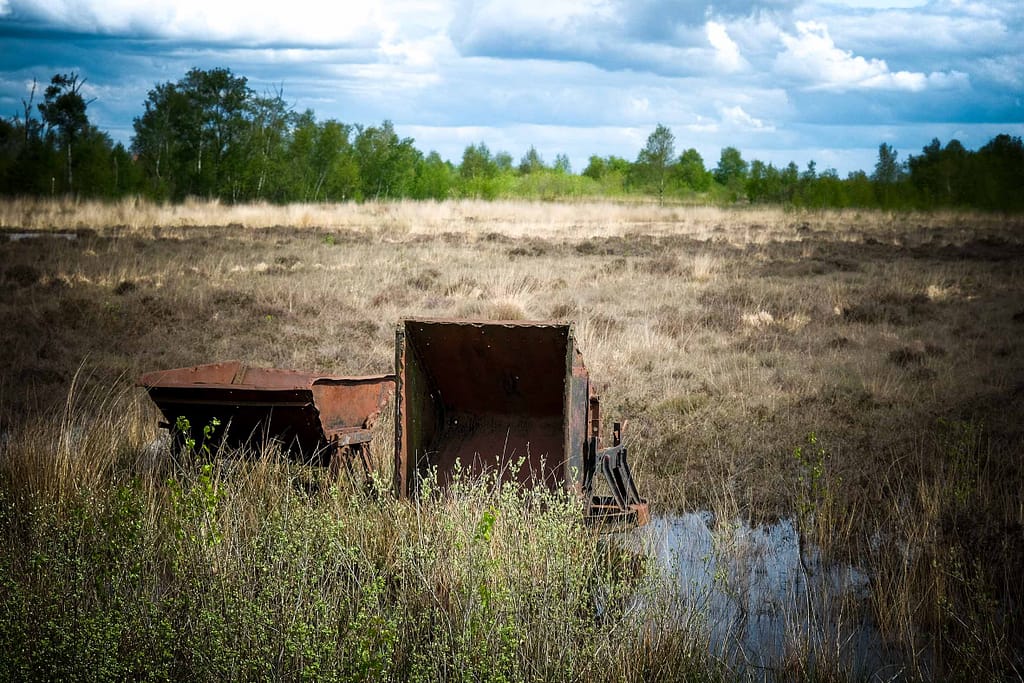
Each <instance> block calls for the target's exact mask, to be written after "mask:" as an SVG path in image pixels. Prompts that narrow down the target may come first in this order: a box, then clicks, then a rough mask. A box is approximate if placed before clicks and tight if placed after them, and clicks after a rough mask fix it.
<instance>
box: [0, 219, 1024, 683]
mask: <svg viewBox="0 0 1024 683" xmlns="http://www.w3.org/2000/svg"><path fill="white" fill-rule="evenodd" d="M26 231H39V232H41V233H46V234H47V235H48V236H32V237H28V238H21V233H25V232H26ZM58 233H59V234H58ZM0 293H2V296H0V314H2V320H3V321H4V323H3V325H2V327H0V348H3V349H4V353H3V354H0V533H3V534H4V535H5V537H4V539H3V542H4V543H5V544H6V545H7V547H8V548H10V549H11V552H10V553H9V554H7V555H6V556H5V558H4V559H3V560H0V590H2V591H3V600H2V606H0V609H2V610H3V614H2V615H0V616H2V621H3V625H2V626H0V629H2V636H3V637H2V644H3V645H5V646H6V650H7V651H9V652H17V653H20V656H18V657H11V658H10V660H9V661H8V663H7V664H6V665H0V666H6V667H7V669H6V670H4V671H3V673H8V674H10V675H15V676H18V677H21V676H23V675H27V674H34V676H35V677H51V676H66V675H68V674H73V673H74V672H76V671H79V672H81V671H82V670H83V669H82V667H88V666H94V667H99V668H95V669H92V670H96V671H101V672H106V673H108V674H109V676H110V677H115V678H118V677H124V676H127V677H135V678H137V677H147V678H160V677H172V678H178V677H182V676H187V677H190V678H191V677H198V678H223V677H233V678H237V677H265V676H280V677H284V678H301V677H304V676H310V677H327V678H329V677H331V676H332V675H333V676H335V677H337V678H339V679H342V680H351V679H378V678H391V679H396V680H398V679H406V678H409V677H413V678H415V677H421V678H423V679H428V680H429V679H438V678H442V679H449V680H480V679H484V678H488V677H490V678H491V679H493V680H501V679H504V680H517V679H536V678H540V679H565V680H645V679H648V680H649V679H662V678H664V677H667V676H669V675H670V674H671V676H674V677H677V678H681V679H688V680H690V679H693V678H695V677H707V678H715V679H717V678H727V679H728V678H732V677H733V676H735V675H738V674H737V672H736V671H731V670H729V669H728V667H727V665H726V663H724V662H723V661H722V659H721V658H720V657H717V656H716V654H715V653H714V652H709V651H708V647H707V642H706V638H705V636H704V635H703V631H702V630H701V628H700V627H699V625H696V624H693V623H678V622H677V621H673V620H671V619H669V618H668V617H666V616H665V615H666V614H667V613H669V612H671V610H666V609H664V602H665V601H670V600H672V599H673V596H672V591H671V590H669V589H666V588H665V587H664V586H663V585H661V584H659V583H658V580H657V576H656V575H655V574H656V572H654V571H652V570H651V569H650V567H648V566H647V565H646V564H645V563H643V562H639V561H636V560H634V559H631V558H629V557H628V556H626V555H622V554H621V553H619V552H618V551H617V550H613V549H610V547H609V546H608V545H607V544H605V543H603V542H599V541H598V540H595V539H594V538H592V537H591V536H590V535H588V534H587V533H586V532H585V531H583V530H580V529H579V528H578V527H577V526H576V525H575V524H574V523H573V522H572V519H573V513H572V510H571V509H570V508H571V506H569V507H567V506H566V505H564V504H562V503H561V502H559V501H557V500H547V499H545V500H540V498H543V497H542V496H539V495H537V496H534V495H519V494H514V493H512V492H509V491H504V492H502V491H494V490H491V489H488V487H487V486H486V485H485V484H486V483H485V482H476V483H467V484H466V486H465V487H464V490H463V491H461V492H460V494H459V495H453V496H442V497H439V498H438V499H436V500H435V499H431V500H428V501H425V502H423V503H422V504H421V505H419V506H409V505H405V504H399V503H394V502H392V501H389V500H387V497H386V496H385V497H383V498H382V499H381V500H380V501H379V502H376V503H369V502H368V501H366V500H365V499H362V498H359V497H358V496H354V495H352V494H349V493H347V492H345V491H341V490H337V489H330V488H329V487H327V486H324V485H323V484H322V482H320V483H318V482H317V481H315V480H316V476H317V475H316V474H315V473H314V474H310V473H308V472H300V471H297V470H295V469H294V468H288V467H282V466H277V465H274V464H273V461H272V459H271V458H269V457H264V458H261V459H257V460H256V461H255V462H253V463H251V464H246V463H244V462H239V461H235V460H228V461H216V462H214V463H212V464H207V463H204V462H202V461H201V459H195V458H188V457H178V458H174V457H171V454H170V453H169V452H167V451H166V450H161V449H159V448H156V447H154V446H153V445H152V442H153V441H154V439H155V438H156V437H157V430H156V422H157V415H156V412H155V409H154V408H153V407H152V406H151V405H149V403H148V399H147V398H146V397H145V395H144V393H142V392H141V390H138V389H136V388H134V387H133V386H132V380H133V378H134V377H135V376H137V375H138V374H140V373H141V372H143V371H148V370H153V369H162V368H169V367H177V366H183V365H192V364H197V363H202V362H209V361H214V360H227V359H239V360H243V361H246V362H248V363H252V364H257V365H267V366H280V367H292V368H298V369H308V370H320V371H324V372H340V373H348V374H364V373H376V372H384V371H390V369H391V365H392V363H393V358H394V350H393V347H394V324H395V323H396V322H397V321H398V320H399V319H400V318H402V317H403V316H431V317H472V318H488V319H550V318H557V319H570V320H573V321H575V323H576V330H577V337H578V340H579V343H580V345H581V348H582V351H583V354H584V358H585V359H586V362H587V365H588V367H589V368H590V372H591V376H592V377H593V378H594V379H595V380H596V381H597V382H598V384H599V385H600V387H601V394H602V407H603V414H604V416H605V417H606V418H607V419H608V420H611V419H618V418H624V419H628V420H629V425H628V428H627V432H626V439H627V442H628V443H629V444H630V445H631V447H632V450H631V457H632V463H633V467H634V474H636V475H637V477H638V479H639V486H640V490H641V492H642V493H643V494H645V495H646V496H648V498H649V499H650V500H651V501H652V508H653V509H654V511H655V512H656V513H661V514H666V513H671V512H674V511H694V510H710V511H712V512H713V513H714V515H715V517H716V518H717V519H721V520H733V519H740V518H742V519H747V520H750V521H752V522H754V523H755V524H757V523H763V522H771V521H774V520H776V519H778V518H791V519H793V520H794V521H795V523H796V525H797V527H798V529H799V532H800V534H801V537H802V539H806V541H807V542H808V543H810V544H813V545H815V546H816V547H818V548H820V549H821V552H822V553H823V555H825V556H826V557H833V558H836V559H837V560H839V559H842V560H843V561H847V562H852V563H855V564H856V565H857V566H858V567H861V568H863V570H864V571H865V572H866V573H867V574H868V575H869V576H870V577H871V594H870V598H869V600H868V601H867V604H866V605H863V606H862V609H863V610H865V611H866V613H868V614H869V615H870V617H871V619H872V621H873V622H874V623H876V624H877V626H878V628H879V630H880V632H881V633H882V636H883V638H884V639H885V640H886V642H887V643H888V644H889V645H890V646H891V648H892V649H893V651H895V652H898V653H899V654H900V656H901V658H902V659H903V660H904V661H905V662H906V666H905V668H904V669H903V670H902V672H901V673H900V677H906V678H925V679H930V678H951V677H978V676H981V677H983V678H1018V677H1020V676H1021V675H1022V673H1024V654H1022V653H1024V619H1022V617H1021V616H1020V614H1021V613H1022V612H1021V607H1022V599H1024V586H1022V582H1021V580H1020V579H1021V567H1024V503H1022V497H1021V494H1020V491H1021V490H1022V489H1024V471H1022V468H1024V457H1022V454H1024V431H1022V429H1021V425H1024V342H1022V339H1024V335H1022V332H1024V218H1021V217H1006V216H1001V215H994V214H962V213H920V214H917V213H880V212H836V211H828V212H813V213H812V212H786V211H783V210H781V209H771V208H749V209H735V210H722V209H715V208H701V207H670V206H666V207H660V206H655V205H630V204H612V203H608V204H541V203H536V204H523V203H500V202H497V203H480V202H459V203H443V204H434V203H428V204H417V203H392V204H364V205H342V206H288V207H273V206H244V207H222V206H218V205H216V204H205V203H201V202H194V203H189V204H185V205H182V206H177V207H161V206H156V205H149V204H141V203H137V202H122V203H120V204H116V205H103V204H90V203H74V202H66V203H61V202H50V203H34V202H5V203H3V204H0ZM72 385H73V388H72ZM385 428H386V425H385ZM811 435H813V438H812V437H811ZM380 442H381V444H382V445H383V444H386V443H387V438H386V435H382V436H381V437H380ZM387 451H388V447H387V446H383V447H380V448H377V451H376V452H377V453H378V455H380V454H382V453H385V452H387ZM381 465H382V468H383V469H385V470H386V469H387V467H389V466H390V463H389V462H388V460H387V458H386V457H382V461H381ZM311 478H312V479H311ZM300 484H301V485H300ZM57 586H61V587H62V588H60V589H58V588H56V587H57ZM627 594H628V595H630V596H633V598H631V599H626V598H625V597H622V596H626V595H627ZM595 595H600V596H603V597H601V598H595ZM636 595H643V596H645V597H644V599H643V600H639V601H637V600H636V599H635V596H636ZM609 596H612V597H611V598H610V597H609ZM616 596H618V597H616ZM620 597H621V598H622V599H619V598H620ZM613 598H614V599H613ZM595 599H596V600H598V601H599V602H600V603H601V604H604V605H613V606H615V607H614V608H608V609H603V610H602V611H601V618H600V619H595V618H594V615H593V604H594V600H595ZM588 606H589V607H588ZM151 643H156V645H152V644H151ZM838 647H839V645H836V644H835V643H825V644H824V645H821V644H819V645H817V646H815V645H813V644H805V645H804V646H801V647H795V648H794V652H793V657H792V662H791V663H790V664H788V665H787V667H786V668H784V669H783V670H782V671H780V672H779V673H780V674H781V675H782V676H783V677H786V678H790V677H815V678H825V679H827V678H840V679H841V678H845V677H847V676H849V675H852V673H853V672H851V671H849V670H847V669H844V668H843V667H842V666H841V665H840V664H839V662H838V659H836V658H830V656H829V654H828V653H829V652H835V651H836V649H837V648H838ZM53 652H65V653H70V654H65V656H64V657H63V658H61V657H56V656H52V653H53ZM47 653H49V654H47ZM103 667H107V668H103ZM84 670H86V671H88V670H90V669H88V668H86V669H84ZM762 673H763V672H762ZM329 674H330V675H329ZM891 675H892V672H889V674H888V676H885V677H889V676H891ZM879 677H882V674H879Z"/></svg>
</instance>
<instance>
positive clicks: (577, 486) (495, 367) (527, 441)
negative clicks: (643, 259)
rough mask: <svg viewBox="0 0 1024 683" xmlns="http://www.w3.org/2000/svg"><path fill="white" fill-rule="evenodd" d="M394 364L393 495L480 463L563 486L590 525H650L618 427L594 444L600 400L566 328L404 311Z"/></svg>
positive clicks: (476, 469)
mask: <svg viewBox="0 0 1024 683" xmlns="http://www.w3.org/2000/svg"><path fill="white" fill-rule="evenodd" d="M395 369H396V383H397V384H396V390H397V398H396V401H395V475H394V476H395V490H396V493H397V494H398V496H399V497H408V496H415V495H417V493H418V490H419V486H420V482H421V480H422V479H423V477H425V476H428V474H429V473H431V472H432V471H435V472H436V477H437V482H438V484H439V485H440V486H442V487H444V486H447V485H448V484H450V483H451V481H452V480H453V478H454V477H455V476H456V474H457V473H462V474H465V475H469V476H472V475H477V474H480V473H482V472H483V471H485V470H490V471H495V472H497V474H498V477H499V478H500V480H502V481H516V482H519V483H520V484H522V485H524V486H546V487H548V488H550V489H555V488H564V489H565V490H567V491H569V492H570V493H572V494H574V495H576V496H578V497H579V498H580V500H581V503H582V505H583V507H584V514H585V517H586V519H587V520H588V521H591V522H594V523H598V524H615V525H627V526H629V525H641V524H644V523H646V522H647V521H648V519H649V513H648V508H647V503H646V501H644V500H643V499H642V498H641V497H640V496H639V494H638V493H637V490H636V486H635V484H634V482H633V478H632V474H631V472H630V470H629V465H628V461H627V457H626V456H627V452H626V446H625V445H624V444H622V443H621V440H620V439H619V430H618V427H617V426H616V429H615V430H614V433H615V435H614V438H613V441H614V443H613V445H612V446H611V447H609V448H601V447H600V446H601V444H600V424H601V420H600V400H599V398H598V397H597V396H596V395H595V394H594V393H593V391H592V387H591V383H590V376H589V373H588V372H587V368H586V366H585V365H584V363H583V357H582V356H581V354H580V352H579V351H578V350H577V348H576V344H575V338H574V333H573V327H572V325H571V324H569V323H565V322H522V321H508V322H493V321H469V320H446V319H418V318H412V319H407V320H404V321H402V322H401V323H400V324H399V327H398V330H397V332H396V343H395ZM602 482H603V483H604V484H606V485H607V488H608V491H607V493H606V494H605V495H598V493H597V488H599V487H600V486H602Z"/></svg>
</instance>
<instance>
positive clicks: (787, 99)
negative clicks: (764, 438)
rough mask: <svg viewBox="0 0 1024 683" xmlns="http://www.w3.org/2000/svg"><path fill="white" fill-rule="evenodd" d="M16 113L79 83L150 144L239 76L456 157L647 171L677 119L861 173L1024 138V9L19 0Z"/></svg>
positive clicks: (2, 58) (701, 139)
mask: <svg viewBox="0 0 1024 683" xmlns="http://www.w3.org/2000/svg"><path fill="white" fill-rule="evenodd" d="M0 45H2V49H0V115H2V116H13V115H14V114H15V113H17V112H18V111H19V110H20V108H21V101H22V99H23V98H26V97H27V95H28V91H29V88H30V86H31V83H32V79H33V78H35V79H38V80H39V82H40V83H41V84H44V83H45V82H46V81H48V80H49V78H50V77H51V76H52V75H53V74H54V73H57V72H68V71H76V72H79V73H80V74H81V75H83V76H84V77H85V78H86V79H87V84H86V86H85V91H86V92H87V94H88V96H89V97H92V98H95V101H94V102H93V103H92V104H91V105H90V108H89V113H90V117H91V119H92V121H93V122H94V123H95V124H96V125H98V126H99V127H101V128H103V129H104V130H107V131H108V132H109V133H110V134H111V135H112V136H113V137H114V138H115V139H117V140H121V141H124V142H126V143H127V142H129V140H130V137H131V133H132V129H131V123H132V119H133V117H135V116H137V115H138V114H139V113H140V112H141V111H142V103H143V102H144V101H145V99H146V93H147V92H148V90H149V89H150V88H152V87H153V86H154V85H155V84H156V83H161V82H165V81H177V80H178V79H180V78H181V77H182V76H183V75H184V74H185V72H186V71H187V70H188V69H189V68H191V67H194V66H198V67H200V68H213V67H220V66H226V67H229V68H231V69H232V71H234V72H235V73H236V74H238V75H242V76H246V77H247V78H248V79H249V84H250V86H251V87H253V88H254V89H255V90H257V91H258V92H261V93H263V92H271V91H272V90H276V89H278V88H283V92H284V96H285V99H286V100H287V101H288V102H289V103H290V104H291V105H292V106H293V107H294V108H295V109H296V110H303V109H306V108H311V109H313V110H314V111H315V112H316V114H317V117H318V118H319V119H326V118H337V119H339V120H341V121H344V122H346V123H363V124H376V123H379V122H381V121H382V120H384V119H391V120H392V121H393V122H394V123H395V127H396V129H397V130H398V132H399V134H400V135H403V136H410V137H412V138H414V139H415V140H416V146H417V147H418V148H419V149H421V150H423V151H424V152H426V151H429V150H432V149H433V150H437V151H438V152H440V153H441V155H442V156H444V157H446V158H450V159H452V160H453V161H455V162H456V163H457V162H458V161H459V159H461V156H462V150H463V149H464V148H465V147H466V145H468V144H470V143H474V142H478V141H484V142H486V143H487V145H488V146H489V147H490V148H491V150H492V151H498V150H504V151H508V152H509V153H511V154H512V156H513V158H515V159H516V160H518V159H519V158H520V156H522V154H523V152H525V151H526V149H527V148H528V147H529V146H530V145H535V146H536V147H537V149H538V150H539V151H540V152H541V154H542V156H543V157H544V158H545V160H546V161H548V162H551V161H553V160H554V157H555V155H556V154H558V153H566V154H568V155H569V157H570V159H571V161H572V164H573V168H574V170H576V171H580V170H582V168H583V167H584V166H585V165H586V160H587V158H588V157H589V156H590V155H591V154H600V155H602V156H604V155H608V154H616V155H619V156H623V157H626V158H628V159H635V158H636V155H637V152H638V151H639V150H640V148H641V147H642V146H643V144H644V142H645V140H646V138H647V136H648V135H649V134H650V132H651V131H652V130H653V129H654V127H655V125H657V124H658V123H659V122H660V123H664V124H665V125H668V126H669V127H670V128H671V129H672V131H673V132H674V133H675V136H676V146H677V149H678V150H679V151H681V150H682V149H683V148H686V147H696V148H697V149H698V150H699V151H700V152H701V154H703V155H704V158H705V162H706V163H707V165H708V166H709V167H713V166H714V165H715V164H716V163H717V161H718V156H719V152H720V150H721V148H722V147H724V146H727V145H732V146H735V147H738V148H739V149H740V150H741V152H742V153H743V156H744V158H746V159H748V160H749V159H753V158H757V159H762V160H764V161H766V162H768V161H771V162H774V163H776V164H785V163H788V162H789V161H790V160H794V161H796V162H797V163H798V164H800V166H804V165H805V164H806V162H807V161H808V160H809V159H813V160H815V161H816V162H817V164H818V169H819V170H821V169H824V168H827V167H834V168H836V169H837V170H838V171H839V172H840V174H842V175H845V174H846V173H847V172H849V171H852V170H856V169H865V170H868V171H869V172H870V170H871V168H872V167H873V165H874V161H875V158H876V154H877V149H878V145H879V143H880V142H883V141H884V142H888V143H890V144H892V145H893V146H894V147H896V149H897V150H898V151H899V153H900V158H905V156H906V155H907V154H914V153H919V152H920V151H921V148H922V147H923V146H924V145H925V144H927V143H928V142H929V141H930V140H931V139H932V138H934V137H938V138H939V139H940V140H942V141H943V143H945V142H946V141H948V140H950V139H951V138H957V139H959V140H960V141H961V142H963V143H964V145H965V146H967V147H969V148H972V149H974V148H977V147H979V146H980V145H983V144H984V143H985V142H987V141H988V140H989V139H990V138H991V137H992V136H993V135H995V134H997V133H1010V134H1012V135H1018V136H1020V135H1024V49H1022V48H1021V46H1022V45H1024V2H1022V0H985V1H984V2H980V1H975V0H929V1H923V2H921V1H918V0H856V1H855V2H847V3H835V2H824V1H821V0H810V1H804V0H759V1H758V2H741V1H740V0H719V1H716V2H712V3H708V2H703V1H697V2H689V1H687V2H679V1H671V0H573V1H565V2H563V1H561V0H386V1H383V2H377V3H374V2H370V1H368V0H363V1H360V2H339V1H336V2H334V3H333V4H329V3H324V2H322V1H321V0H289V1H288V2H280V1H279V0H244V1H241V0H231V1H225V2H222V1H219V0H146V2H138V1H137V0H78V1H76V0H0Z"/></svg>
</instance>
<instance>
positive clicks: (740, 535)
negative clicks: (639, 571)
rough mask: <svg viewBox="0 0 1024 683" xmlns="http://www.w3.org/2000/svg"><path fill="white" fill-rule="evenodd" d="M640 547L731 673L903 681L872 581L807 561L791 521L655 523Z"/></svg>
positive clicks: (697, 518) (816, 559) (811, 555)
mask: <svg viewBox="0 0 1024 683" xmlns="http://www.w3.org/2000/svg"><path fill="white" fill-rule="evenodd" d="M639 539H640V541H641V543H642V544H643V545H644V547H645V551H646V552H647V553H648V554H649V555H650V556H652V557H654V558H656V559H657V561H658V564H659V566H660V567H661V569H662V571H664V572H665V574H667V576H668V577H669V580H670V581H671V582H672V584H673V586H676V587H677V588H678V595H677V597H676V600H675V604H676V605H677V606H678V607H677V609H678V611H679V614H678V617H679V618H680V619H682V620H684V621H685V622H686V623H687V624H689V625H690V626H694V625H695V626H697V627H699V628H702V629H705V637H706V638H707V639H708V642H709V646H710V650H711V652H712V653H713V654H715V655H716V656H719V657H721V658H722V659H723V660H724V661H725V662H726V663H728V664H729V665H730V667H732V668H733V669H734V670H737V671H740V672H743V673H744V674H746V675H755V676H756V677H757V678H761V679H764V678H768V679H772V678H773V677H774V676H773V675H772V672H775V673H776V674H779V675H780V676H781V677H783V678H785V677H788V676H789V675H792V674H794V673H798V672H804V673H808V672H809V671H810V670H815V669H818V670H819V671H820V672H821V673H824V670H826V669H827V670H833V671H834V670H841V671H844V672H847V673H850V674H853V675H854V676H855V677H857V678H864V679H868V680H889V679H891V678H892V677H893V676H899V675H900V672H901V671H902V666H900V665H899V663H898V662H897V660H896V658H895V657H894V656H893V653H891V652H887V650H886V648H885V647H884V643H883V642H882V638H881V635H880V634H879V632H878V630H877V628H876V627H875V626H874V623H873V621H872V619H871V616H870V607H869V604H868V599H869V597H870V590H871V584H870V580H869V577H868V576H867V575H866V574H865V573H864V572H862V571H861V570H859V569H858V568H856V567H854V566H851V565H845V564H839V563H827V562H825V561H824V560H823V558H822V557H821V555H820V553H818V552H817V551H816V550H815V549H813V548H807V547H805V548H804V550H803V553H802V555H803V557H802V558H801V548H800V538H799V535H798V534H797V532H796V529H795V528H794V525H793V523H792V522H791V521H790V520H782V521H780V522H778V523H776V524H772V525H765V526H757V527H751V526H749V525H747V524H745V523H741V522H734V523H731V524H724V523H721V522H719V523H717V524H716V521H715V518H714V516H713V515H712V514H711V513H707V512H702V513H690V514H686V515H679V516H665V517H657V518H655V519H653V520H652V521H651V523H650V524H649V525H647V526H646V527H644V528H643V529H642V530H640V534H639Z"/></svg>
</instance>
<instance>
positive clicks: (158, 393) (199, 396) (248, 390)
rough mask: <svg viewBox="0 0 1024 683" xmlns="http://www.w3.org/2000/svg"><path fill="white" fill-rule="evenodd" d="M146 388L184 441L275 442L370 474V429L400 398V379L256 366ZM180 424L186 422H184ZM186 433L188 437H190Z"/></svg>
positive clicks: (212, 369) (206, 369) (182, 371)
mask: <svg viewBox="0 0 1024 683" xmlns="http://www.w3.org/2000/svg"><path fill="white" fill-rule="evenodd" d="M138 383H139V384H140V385H141V386H143V387H145V389H146V391H147V392H148V393H149V396H150V397H151V398H152V399H153V402H154V403H156V405H157V407H158V408H159V409H160V412H161V413H163V415H164V417H165V418H166V420H167V423H165V425H164V426H165V427H167V428H169V429H171V430H172V431H173V432H174V433H175V434H176V435H177V436H178V437H179V438H181V437H187V438H192V439H195V440H196V442H197V443H200V445H202V444H201V441H202V439H203V438H204V437H205V436H206V434H205V433H204V431H203V429H204V427H207V426H208V425H212V424H214V420H215V419H216V420H217V421H219V422H220V426H219V427H218V428H216V429H211V430H209V431H210V432H211V433H210V438H211V439H212V440H213V441H214V443H215V445H216V446H218V447H219V446H221V445H226V446H230V447H235V448H237V447H239V446H249V447H255V446H259V445H260V444H262V443H267V442H275V443H277V444H278V445H279V446H281V448H282V449H283V450H284V451H286V452H287V453H289V454H290V455H292V456H293V457H296V458H299V459H301V460H303V461H305V462H314V463H317V464H322V465H330V466H331V467H332V468H333V469H337V468H339V467H341V466H343V465H344V466H346V467H347V468H348V469H349V472H350V473H352V467H353V464H354V463H353V461H357V462H358V463H359V465H361V467H362V468H363V469H364V471H366V472H367V473H368V472H369V469H370V460H369V442H370V438H371V433H370V427H371V426H372V425H373V423H374V421H375V420H376V419H377V416H378V415H379V414H380V411H381V410H383V409H384V407H385V406H386V405H387V402H388V401H389V400H390V398H391V396H392V395H393V394H394V387H395V383H394V376H393V375H373V376H369V377H345V376H336V375H322V374H316V373H310V372H303V371H299V370H282V369H277V368H255V367H250V366H247V365H243V364H242V363H239V362H237V361H229V362H224V363H210V364H207V365H197V366H194V367H188V368H175V369H173V370H161V371H157V372H150V373H147V374H145V375H142V376H141V377H140V378H139V381H138ZM179 418H185V421H187V424H188V426H187V428H186V427H185V426H184V425H185V421H182V420H180V419H179ZM183 431H187V432H188V433H183Z"/></svg>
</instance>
